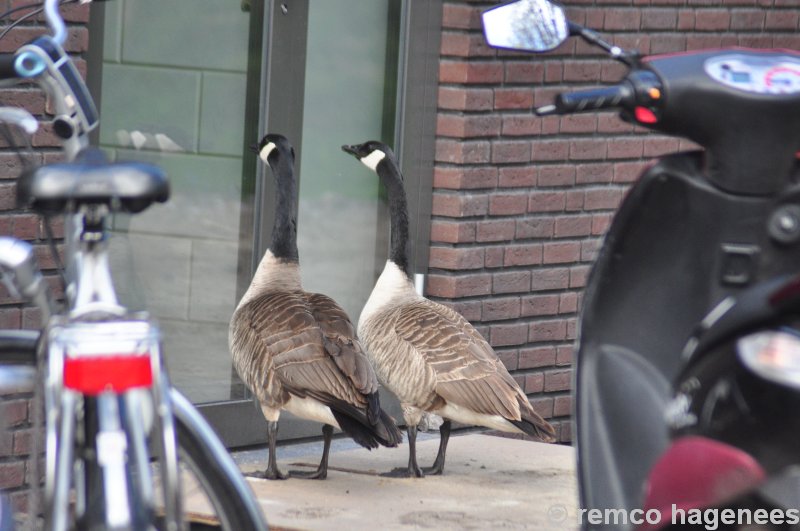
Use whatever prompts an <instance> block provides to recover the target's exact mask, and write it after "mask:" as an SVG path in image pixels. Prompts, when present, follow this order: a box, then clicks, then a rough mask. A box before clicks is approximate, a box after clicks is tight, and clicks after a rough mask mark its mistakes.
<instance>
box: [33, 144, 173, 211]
mask: <svg viewBox="0 0 800 531" xmlns="http://www.w3.org/2000/svg"><path fill="white" fill-rule="evenodd" d="M17 198H18V200H19V202H20V203H22V204H23V205H25V206H28V207H30V208H33V209H34V210H36V211H39V212H45V213H51V214H56V213H64V212H66V211H67V210H75V209H77V208H78V207H79V206H81V205H107V206H108V207H109V208H110V209H111V210H112V211H122V212H130V213H137V212H141V211H142V210H144V209H146V208H147V207H149V206H150V205H151V204H153V203H154V202H160V203H163V202H164V201H166V200H167V199H168V198H169V182H168V181H167V178H166V175H165V174H164V172H163V171H162V170H161V169H160V168H158V167H157V166H154V165H151V164H144V163H139V162H108V160H107V158H106V156H105V154H103V152H102V151H100V150H99V149H96V148H90V149H87V150H85V151H83V152H81V154H79V155H78V157H77V158H76V160H75V162H69V163H62V164H48V165H46V166H40V167H38V168H36V169H34V170H32V171H29V172H26V173H25V174H23V175H22V176H21V177H20V181H19V184H18V187H17Z"/></svg>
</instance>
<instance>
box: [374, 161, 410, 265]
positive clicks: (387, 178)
mask: <svg viewBox="0 0 800 531" xmlns="http://www.w3.org/2000/svg"><path fill="white" fill-rule="evenodd" d="M377 172H378V175H379V176H380V178H381V181H382V182H383V185H384V186H385V187H386V192H387V194H388V196H389V217H390V220H391V239H390V248H389V260H391V261H392V262H394V263H395V264H397V266H398V267H399V268H400V269H402V270H403V272H404V273H405V274H406V276H408V278H411V273H410V268H409V264H408V255H409V251H408V246H409V239H408V200H407V199H406V191H405V188H404V187H403V178H402V176H401V175H400V169H399V168H398V167H397V164H396V163H395V162H394V161H393V160H390V159H388V158H386V159H384V160H383V161H381V162H380V163H379V164H378V167H377Z"/></svg>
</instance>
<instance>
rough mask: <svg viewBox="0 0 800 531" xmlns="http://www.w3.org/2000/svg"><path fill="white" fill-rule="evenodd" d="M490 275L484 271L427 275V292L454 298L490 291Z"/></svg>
mask: <svg viewBox="0 0 800 531" xmlns="http://www.w3.org/2000/svg"><path fill="white" fill-rule="evenodd" d="M491 286H492V276H491V275H489V274H485V273H476V274H469V275H458V276H447V275H438V274H431V275H428V282H427V293H428V294H430V295H432V296H434V297H444V298H448V299H455V298H460V297H470V296H473V295H488V294H489V293H490V292H491Z"/></svg>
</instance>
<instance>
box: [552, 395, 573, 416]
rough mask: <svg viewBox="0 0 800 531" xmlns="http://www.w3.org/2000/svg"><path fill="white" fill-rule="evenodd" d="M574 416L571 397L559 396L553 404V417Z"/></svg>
mask: <svg viewBox="0 0 800 531" xmlns="http://www.w3.org/2000/svg"><path fill="white" fill-rule="evenodd" d="M571 414H572V398H571V397H569V396H557V397H555V399H554V403H553V416H554V417H566V416H569V415H571Z"/></svg>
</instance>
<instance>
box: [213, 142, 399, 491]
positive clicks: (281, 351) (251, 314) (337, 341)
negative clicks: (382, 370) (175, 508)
mask: <svg viewBox="0 0 800 531" xmlns="http://www.w3.org/2000/svg"><path fill="white" fill-rule="evenodd" d="M256 149H257V151H258V156H259V158H260V159H261V160H262V161H263V162H265V163H266V164H267V165H268V166H269V167H270V169H271V170H272V173H273V175H274V177H275V180H276V183H277V198H276V203H277V204H276V210H275V223H274V226H273V230H272V242H271V244H270V246H269V248H268V249H267V251H266V252H265V253H264V256H263V258H262V259H261V262H260V263H259V266H258V268H257V269H256V272H255V275H254V276H253V279H252V281H251V283H250V286H249V287H248V289H247V291H246V292H245V294H244V295H243V296H242V299H241V300H240V301H239V304H238V305H237V307H236V310H235V311H234V313H233V316H232V318H231V322H230V327H229V334H228V343H229V347H230V351H231V355H232V358H233V364H234V366H235V368H236V370H237V372H238V373H239V376H240V377H241V378H242V381H244V383H245V384H246V385H247V386H248V387H249V388H250V389H251V390H252V391H253V393H254V394H255V396H256V397H257V398H258V401H259V404H260V406H261V411H262V413H263V414H264V417H265V418H266V420H267V442H268V445H269V457H268V464H267V468H266V470H265V472H264V473H263V475H262V474H256V475H257V476H258V477H264V478H266V479H285V478H286V477H288V476H287V475H284V474H283V473H281V472H280V470H279V469H278V466H277V462H276V451H275V446H276V438H277V432H278V418H279V417H280V412H281V410H286V411H290V412H291V413H293V414H295V415H297V416H299V417H301V418H304V419H309V420H312V421H317V422H321V423H322V424H323V428H322V434H323V451H322V459H321V461H320V464H319V467H318V468H317V470H316V471H314V472H310V473H306V474H303V473H299V472H290V473H289V475H290V476H291V477H301V478H308V479H325V477H326V476H327V469H328V454H329V451H330V444H331V436H332V434H333V429H334V428H340V429H341V430H342V431H344V432H345V433H346V434H347V435H349V436H350V437H351V438H353V440H355V441H356V442H357V443H359V444H361V445H362V446H364V447H366V448H368V449H372V448H376V447H377V446H378V445H379V444H380V445H383V446H388V447H395V446H397V445H398V443H399V442H400V441H401V440H402V433H401V431H400V430H399V429H398V428H397V426H396V425H395V422H394V420H393V419H392V418H391V417H389V415H387V414H386V413H385V412H384V411H383V410H382V409H381V407H380V400H379V398H378V380H377V377H376V375H375V372H374V370H373V369H372V366H371V365H370V363H369V360H368V358H367V357H366V355H365V353H364V350H363V348H362V347H361V344H360V343H359V340H358V338H357V337H356V333H355V328H354V326H353V324H352V322H351V321H350V319H349V318H348V316H347V314H346V313H345V311H344V310H343V309H342V308H341V307H340V306H339V305H338V304H337V303H336V302H334V301H333V300H332V299H331V298H329V297H327V296H325V295H321V294H318V293H309V292H306V291H304V290H303V287H302V285H301V282H300V266H299V256H298V250H297V181H296V179H295V175H294V149H293V148H292V146H291V145H290V144H289V141H288V140H287V139H286V138H285V137H283V136H281V135H277V134H268V135H266V136H264V138H263V139H262V140H261V141H260V142H259V144H258V146H257V148H256Z"/></svg>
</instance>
